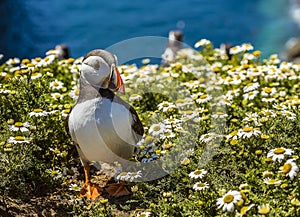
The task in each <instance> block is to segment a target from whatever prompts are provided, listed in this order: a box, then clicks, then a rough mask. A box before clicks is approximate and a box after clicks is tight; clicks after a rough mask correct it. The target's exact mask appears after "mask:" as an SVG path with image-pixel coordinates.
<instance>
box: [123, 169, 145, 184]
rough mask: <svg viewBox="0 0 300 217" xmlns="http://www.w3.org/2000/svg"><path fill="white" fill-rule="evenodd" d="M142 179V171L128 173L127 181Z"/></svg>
mask: <svg viewBox="0 0 300 217" xmlns="http://www.w3.org/2000/svg"><path fill="white" fill-rule="evenodd" d="M140 177H142V171H137V172H128V173H127V179H126V181H130V182H132V181H134V180H135V179H138V178H140Z"/></svg>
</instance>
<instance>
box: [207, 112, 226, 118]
mask: <svg viewBox="0 0 300 217" xmlns="http://www.w3.org/2000/svg"><path fill="white" fill-rule="evenodd" d="M211 117H212V118H214V119H222V118H227V117H228V114H226V113H224V112H216V113H215V114H213V115H212V116H211Z"/></svg>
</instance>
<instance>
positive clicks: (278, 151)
mask: <svg viewBox="0 0 300 217" xmlns="http://www.w3.org/2000/svg"><path fill="white" fill-rule="evenodd" d="M284 152H285V149H284V148H276V149H275V150H274V154H283V153H284Z"/></svg>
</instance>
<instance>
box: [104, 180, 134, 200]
mask: <svg viewBox="0 0 300 217" xmlns="http://www.w3.org/2000/svg"><path fill="white" fill-rule="evenodd" d="M107 186H108V188H107V189H106V191H107V192H108V194H109V195H110V196H113V197H121V196H125V195H129V194H130V192H129V191H128V189H127V188H126V187H125V182H124V181H120V182H119V183H111V184H107Z"/></svg>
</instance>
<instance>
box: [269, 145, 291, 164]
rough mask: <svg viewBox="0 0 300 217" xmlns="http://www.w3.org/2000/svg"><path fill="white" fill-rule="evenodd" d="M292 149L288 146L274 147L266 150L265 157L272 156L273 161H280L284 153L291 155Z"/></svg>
mask: <svg viewBox="0 0 300 217" xmlns="http://www.w3.org/2000/svg"><path fill="white" fill-rule="evenodd" d="M293 153H294V151H293V150H292V149H288V148H283V147H280V148H274V149H272V150H271V151H269V152H268V154H267V157H268V158H272V160H273V161H276V160H278V162H281V161H282V160H283V159H284V156H285V155H289V156H290V155H292V154H293Z"/></svg>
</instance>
